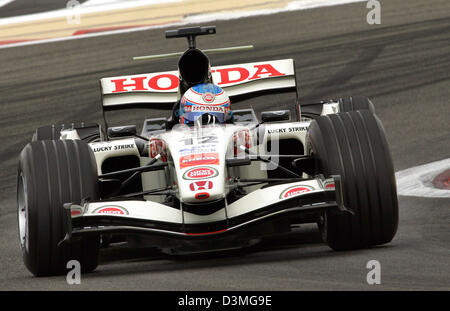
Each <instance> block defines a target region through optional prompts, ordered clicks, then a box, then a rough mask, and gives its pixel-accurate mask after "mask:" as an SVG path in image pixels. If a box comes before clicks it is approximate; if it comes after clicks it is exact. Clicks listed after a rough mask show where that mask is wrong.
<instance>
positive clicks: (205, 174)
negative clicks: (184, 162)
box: [183, 166, 219, 180]
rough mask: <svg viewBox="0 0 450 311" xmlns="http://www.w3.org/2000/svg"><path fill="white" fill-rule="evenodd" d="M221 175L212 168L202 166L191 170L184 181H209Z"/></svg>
mask: <svg viewBox="0 0 450 311" xmlns="http://www.w3.org/2000/svg"><path fill="white" fill-rule="evenodd" d="M217 175H219V172H218V171H217V170H216V169H215V168H212V167H209V166H202V167H196V168H191V169H190V170H188V171H186V172H185V173H184V174H183V179H187V180H191V179H194V180H195V179H207V178H213V177H216V176H217Z"/></svg>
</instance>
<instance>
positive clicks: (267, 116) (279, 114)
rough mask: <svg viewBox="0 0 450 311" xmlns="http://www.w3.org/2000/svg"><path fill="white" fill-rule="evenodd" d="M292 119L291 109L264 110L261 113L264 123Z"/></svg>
mask: <svg viewBox="0 0 450 311" xmlns="http://www.w3.org/2000/svg"><path fill="white" fill-rule="evenodd" d="M290 119H291V112H290V111H289V110H277V111H264V112H262V113H261V121H262V122H263V123H266V122H277V121H289V120H290Z"/></svg>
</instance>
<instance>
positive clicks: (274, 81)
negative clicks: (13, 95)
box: [17, 26, 398, 276]
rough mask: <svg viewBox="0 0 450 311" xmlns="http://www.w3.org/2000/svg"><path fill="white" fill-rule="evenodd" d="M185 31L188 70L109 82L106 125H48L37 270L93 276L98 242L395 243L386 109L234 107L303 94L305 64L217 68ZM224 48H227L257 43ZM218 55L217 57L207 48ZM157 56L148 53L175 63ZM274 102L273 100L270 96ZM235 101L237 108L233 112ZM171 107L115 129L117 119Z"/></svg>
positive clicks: (192, 31) (40, 168) (32, 239)
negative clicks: (312, 236) (306, 229)
mask: <svg viewBox="0 0 450 311" xmlns="http://www.w3.org/2000/svg"><path fill="white" fill-rule="evenodd" d="M215 30H216V28H215V27H214V26H206V27H191V28H184V29H178V30H172V31H167V32H166V37H167V38H174V37H186V38H187V39H188V43H189V48H188V50H187V51H185V52H184V53H182V54H181V53H180V55H181V57H180V59H179V61H178V71H175V72H174V71H169V72H160V73H151V74H138V75H133V76H122V77H113V78H104V79H101V92H102V108H103V112H104V113H103V118H104V123H105V126H104V127H102V126H100V125H97V124H85V123H73V124H65V125H51V126H44V127H40V128H38V129H37V130H36V132H35V134H34V135H33V139H32V142H31V143H29V144H28V145H26V146H25V148H24V149H23V150H22V152H21V154H20V161H19V167H18V183H17V200H18V223H19V236H20V245H21V249H22V252H23V259H24V262H25V265H26V266H27V268H28V269H29V270H30V271H31V272H32V273H33V274H34V275H37V276H45V275H54V274H60V273H64V272H65V268H66V264H67V262H68V261H69V260H72V259H75V260H78V261H79V262H80V263H81V269H82V271H84V272H89V271H92V270H94V269H95V268H96V267H97V265H98V255H99V248H100V247H106V246H111V247H112V246H114V245H117V243H118V242H120V243H123V242H128V243H130V245H133V246H138V247H157V248H159V249H161V250H162V251H164V252H168V253H172V254H177V253H186V252H194V253H195V252H204V251H216V250H224V249H232V248H239V247H246V246H248V245H252V244H253V243H255V242H257V241H259V240H261V239H262V238H264V237H267V236H270V235H274V234H279V233H284V232H289V231H290V230H291V228H292V225H295V224H301V223H317V224H318V226H319V229H320V231H321V232H322V236H323V238H324V241H325V242H326V243H327V244H328V245H329V246H330V247H331V248H332V249H334V250H350V249H357V248H366V247H371V246H375V245H380V244H384V243H388V242H390V241H391V240H392V238H393V237H394V235H395V233H396V230H397V224H398V203H397V195H396V183H395V176H394V170H393V165H392V160H391V156H390V152H389V148H388V144H387V142H386V138H385V134H384V130H383V127H382V125H381V122H380V120H379V119H378V118H377V116H376V115H375V111H374V106H373V104H372V103H371V101H370V100H368V99H367V98H365V97H346V98H340V99H336V100H329V101H323V102H320V103H315V104H309V105H300V104H299V101H298V95H296V101H295V102H292V107H295V113H292V114H295V116H294V118H293V119H294V120H291V111H290V110H277V111H265V112H262V113H261V114H260V117H259V118H257V116H256V113H255V112H254V111H253V109H249V108H247V109H240V110H239V109H236V110H234V109H231V107H232V105H233V103H235V102H237V101H238V100H240V99H241V98H249V97H253V96H257V95H258V96H260V95H261V94H263V95H264V94H270V95H273V94H281V93H282V92H286V91H292V94H294V93H295V94H297V85H296V76H295V66H294V61H293V60H292V59H283V60H275V61H264V62H256V63H246V64H237V65H236V64H235V65H229V66H221V67H210V64H209V58H208V57H207V56H206V53H211V52H220V51H221V50H220V49H216V50H205V51H201V50H199V49H197V48H196V44H195V39H196V36H199V35H205V34H214V33H215ZM248 48H250V47H249V46H245V47H234V48H224V49H222V51H234V50H243V49H248ZM205 52H206V53H205ZM173 55H174V54H168V55H156V56H150V57H142V58H144V59H146V58H147V59H150V58H163V57H169V56H173ZM259 98H260V99H261V100H264V98H265V96H260V97H259ZM230 101H231V106H230ZM135 106H139V107H144V106H148V107H151V108H155V107H156V108H163V109H168V110H169V111H170V110H171V111H172V113H171V116H170V117H168V118H153V119H146V120H145V121H144V124H143V128H142V131H140V132H139V133H138V132H137V128H136V126H135V125H127V126H120V127H108V123H107V120H106V112H107V111H110V110H114V109H118V108H128V107H135Z"/></svg>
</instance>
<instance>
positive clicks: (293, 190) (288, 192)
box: [280, 185, 314, 199]
mask: <svg viewBox="0 0 450 311" xmlns="http://www.w3.org/2000/svg"><path fill="white" fill-rule="evenodd" d="M311 190H314V188H313V187H311V186H303V185H297V186H292V187H289V188H287V189H285V190H284V191H283V192H282V193H281V195H280V199H289V198H292V197H295V196H297V195H300V194H303V193H306V192H309V191H311Z"/></svg>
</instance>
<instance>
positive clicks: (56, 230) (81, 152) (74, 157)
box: [17, 140, 100, 276]
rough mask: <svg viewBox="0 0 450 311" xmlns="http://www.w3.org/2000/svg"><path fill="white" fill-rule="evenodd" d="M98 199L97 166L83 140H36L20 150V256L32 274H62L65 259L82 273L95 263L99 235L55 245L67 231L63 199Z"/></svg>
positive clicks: (67, 200)
mask: <svg viewBox="0 0 450 311" xmlns="http://www.w3.org/2000/svg"><path fill="white" fill-rule="evenodd" d="M98 198H99V192H98V186H97V169H96V165H95V158H94V155H93V153H92V151H91V150H90V147H89V146H88V145H87V144H86V143H85V142H83V141H76V140H64V141H62V140H59V141H58V140H55V141H48V140H47V141H46V140H44V141H36V142H32V143H30V144H28V145H27V146H25V148H24V149H23V150H22V152H21V154H20V160H19V167H18V183H17V201H18V223H19V239H20V245H21V249H22V254H23V260H24V263H25V265H26V267H27V268H28V270H29V271H30V272H31V273H33V274H34V275H36V276H49V275H58V274H64V273H65V271H66V264H67V262H68V261H69V260H72V259H75V260H78V261H79V262H80V264H81V269H82V271H83V272H90V271H93V270H94V269H95V268H96V267H97V265H98V253H99V245H100V240H99V237H98V236H89V237H83V238H81V239H78V240H73V241H72V242H71V243H68V244H63V245H61V246H58V243H59V242H60V241H61V240H62V239H63V238H64V236H65V233H66V232H67V224H66V219H65V218H64V217H65V214H64V208H63V204H64V203H75V204H80V203H81V201H82V200H83V199H91V200H96V199H98Z"/></svg>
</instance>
